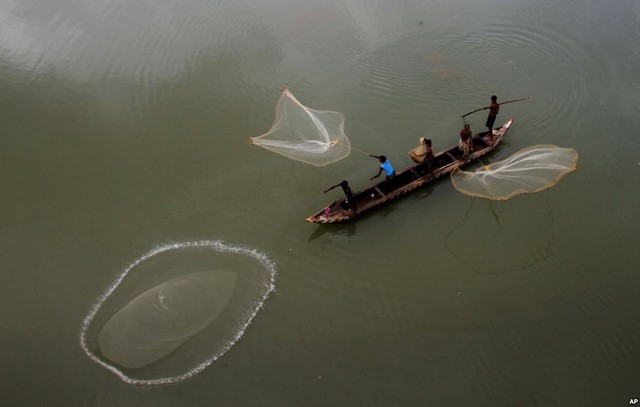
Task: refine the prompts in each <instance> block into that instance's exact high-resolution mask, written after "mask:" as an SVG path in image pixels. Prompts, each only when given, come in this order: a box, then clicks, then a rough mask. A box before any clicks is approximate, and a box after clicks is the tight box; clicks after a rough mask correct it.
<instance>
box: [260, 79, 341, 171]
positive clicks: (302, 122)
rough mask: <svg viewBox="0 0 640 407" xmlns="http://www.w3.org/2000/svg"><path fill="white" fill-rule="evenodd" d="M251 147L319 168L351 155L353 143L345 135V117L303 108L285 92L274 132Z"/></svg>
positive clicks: (283, 92) (280, 101)
mask: <svg viewBox="0 0 640 407" xmlns="http://www.w3.org/2000/svg"><path fill="white" fill-rule="evenodd" d="M250 140H251V143H252V144H255V145H259V146H260V147H264V148H266V149H267V150H271V151H273V152H275V153H278V154H282V155H284V156H287V157H289V158H291V159H293V160H297V161H302V162H305V163H309V164H312V165H315V166H318V167H322V166H325V165H327V164H331V163H334V162H336V161H339V160H341V159H343V158H345V157H346V156H348V155H349V152H350V150H351V143H350V142H349V139H348V138H347V136H346V135H345V134H344V115H343V114H342V113H340V112H332V111H325V110H314V109H310V108H308V107H306V106H304V105H303V104H302V103H300V102H299V101H298V100H297V99H296V98H295V96H293V94H292V93H291V92H289V90H288V89H287V88H284V89H283V91H282V95H281V96H280V100H278V104H277V106H276V119H275V122H274V123H273V125H272V126H271V129H270V130H269V131H268V132H267V133H265V134H263V135H261V136H258V137H251V139H250Z"/></svg>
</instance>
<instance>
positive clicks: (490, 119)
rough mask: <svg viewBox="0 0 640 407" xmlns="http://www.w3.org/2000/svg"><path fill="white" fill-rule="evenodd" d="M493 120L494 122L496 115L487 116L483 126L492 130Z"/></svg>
mask: <svg viewBox="0 0 640 407" xmlns="http://www.w3.org/2000/svg"><path fill="white" fill-rule="evenodd" d="M495 122H496V116H489V117H487V123H486V124H485V126H486V127H487V128H488V129H491V130H493V123H495Z"/></svg>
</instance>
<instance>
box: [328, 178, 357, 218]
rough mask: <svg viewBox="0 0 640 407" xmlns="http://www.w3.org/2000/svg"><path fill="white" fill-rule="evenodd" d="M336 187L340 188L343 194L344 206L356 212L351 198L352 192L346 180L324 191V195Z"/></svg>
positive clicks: (353, 200) (354, 203) (354, 202)
mask: <svg viewBox="0 0 640 407" xmlns="http://www.w3.org/2000/svg"><path fill="white" fill-rule="evenodd" d="M337 187H342V191H343V192H344V202H345V204H346V205H347V206H348V207H349V209H351V210H352V211H354V212H356V211H357V207H356V201H355V199H354V198H353V191H352V190H351V187H350V186H349V183H348V182H347V181H346V180H345V181H342V182H341V183H339V184H336V185H334V186H332V187H331V188H328V189H325V190H324V193H325V194H326V193H327V192H329V191H331V190H332V189H333V188H337Z"/></svg>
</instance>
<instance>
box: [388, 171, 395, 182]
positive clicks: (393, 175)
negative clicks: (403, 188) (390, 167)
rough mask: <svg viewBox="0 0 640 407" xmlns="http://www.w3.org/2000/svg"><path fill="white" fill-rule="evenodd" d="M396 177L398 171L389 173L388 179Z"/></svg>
mask: <svg viewBox="0 0 640 407" xmlns="http://www.w3.org/2000/svg"><path fill="white" fill-rule="evenodd" d="M395 177H396V172H395V171H394V172H392V173H391V175H387V181H391V180H392V179H394V178H395Z"/></svg>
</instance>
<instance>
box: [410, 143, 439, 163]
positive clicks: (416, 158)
mask: <svg viewBox="0 0 640 407" xmlns="http://www.w3.org/2000/svg"><path fill="white" fill-rule="evenodd" d="M418 142H419V143H420V144H419V145H418V147H416V148H414V149H413V150H411V151H409V156H410V157H411V159H412V160H413V162H415V163H416V164H420V163H423V162H425V161H430V160H432V159H433V148H432V147H431V140H430V139H427V138H424V137H420V138H419V139H418Z"/></svg>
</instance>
